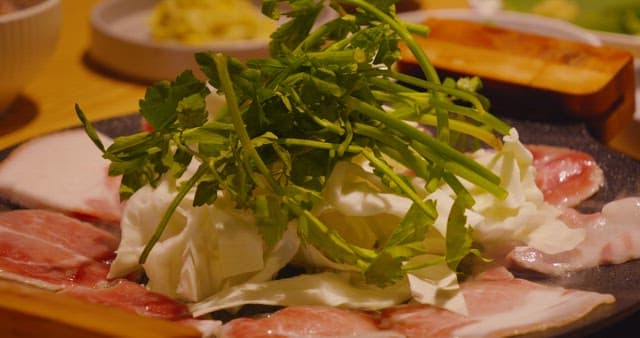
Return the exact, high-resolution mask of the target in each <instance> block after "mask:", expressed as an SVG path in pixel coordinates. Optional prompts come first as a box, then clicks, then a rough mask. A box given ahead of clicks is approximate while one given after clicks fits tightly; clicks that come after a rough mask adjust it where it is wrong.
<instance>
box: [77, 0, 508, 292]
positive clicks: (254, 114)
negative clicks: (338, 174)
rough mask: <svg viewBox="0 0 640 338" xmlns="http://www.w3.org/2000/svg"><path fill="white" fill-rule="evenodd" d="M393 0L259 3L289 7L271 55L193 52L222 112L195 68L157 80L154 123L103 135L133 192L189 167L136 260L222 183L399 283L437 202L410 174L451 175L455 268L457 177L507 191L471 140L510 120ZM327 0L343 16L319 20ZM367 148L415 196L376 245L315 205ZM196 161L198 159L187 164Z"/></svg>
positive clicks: (376, 164)
mask: <svg viewBox="0 0 640 338" xmlns="http://www.w3.org/2000/svg"><path fill="white" fill-rule="evenodd" d="M394 2H395V1H390V0H378V1H363V0H332V1H314V0H288V1H284V0H282V1H281V0H265V1H264V2H263V13H265V14H266V15H268V16H270V17H272V18H274V19H277V18H279V17H280V16H281V15H284V16H287V17H289V21H287V22H286V23H284V24H283V25H281V26H280V28H279V29H278V30H277V31H276V32H275V33H274V34H273V35H272V40H271V43H270V49H271V57H268V58H264V59H258V60H250V61H248V62H246V63H243V62H240V61H239V60H237V59H234V58H232V57H229V56H225V55H222V54H216V53H199V54H197V55H196V60H197V62H198V64H199V66H200V68H201V70H202V72H203V73H204V74H205V76H206V77H207V78H208V79H207V81H208V83H209V84H210V85H211V86H213V87H214V88H215V89H216V91H217V92H218V93H219V94H222V95H224V97H225V99H226V106H225V108H224V109H222V110H221V111H220V112H216V114H215V116H214V117H212V118H208V117H207V116H208V114H209V112H207V111H206V110H205V104H204V102H205V100H204V99H205V97H206V96H207V95H208V94H209V90H208V89H207V86H206V84H205V82H203V81H201V80H199V79H197V78H196V76H194V75H193V74H192V73H191V72H189V71H186V72H184V73H183V74H181V75H180V76H178V77H177V78H176V80H175V81H173V82H168V81H165V82H160V83H157V84H155V85H153V86H152V87H150V88H149V89H148V90H147V93H146V95H145V98H144V99H143V100H142V101H141V102H140V112H141V114H142V116H143V117H144V118H145V119H146V120H147V121H148V122H149V123H150V124H151V125H152V126H153V128H154V130H153V131H150V132H142V133H139V134H135V135H131V136H126V137H120V138H117V139H116V140H115V142H114V143H113V145H111V146H110V147H109V148H108V149H106V150H104V149H103V148H101V149H102V150H103V151H104V157H105V158H107V159H109V160H110V161H111V172H110V173H111V174H113V175H123V180H122V188H121V195H122V197H123V198H127V197H128V196H130V195H131V194H133V193H134V192H135V191H136V190H138V189H140V188H141V187H142V186H144V185H147V184H149V185H151V186H157V185H158V184H159V182H160V180H161V179H162V178H163V176H165V175H173V176H175V177H176V178H180V177H182V176H184V175H188V177H183V179H182V180H181V181H180V182H182V183H181V185H180V192H179V193H178V194H177V196H176V197H175V200H174V202H173V203H172V205H171V207H170V208H169V209H168V210H167V211H166V213H165V215H164V217H163V218H162V221H161V222H160V224H159V225H158V227H157V230H156V233H155V234H154V236H153V237H152V238H151V240H150V241H149V242H148V243H147V246H146V248H145V250H144V252H143V253H142V255H141V257H140V263H144V262H145V260H146V259H147V256H148V254H149V252H150V251H151V250H152V249H153V246H154V244H155V243H156V241H157V240H158V239H159V238H160V236H161V234H162V232H163V230H164V227H165V226H166V224H167V222H168V220H169V218H170V217H171V215H172V213H173V211H174V209H175V207H176V206H177V205H178V204H179V203H180V201H182V199H183V198H184V196H185V195H186V194H187V193H189V192H190V191H195V202H194V204H195V205H204V204H211V203H215V201H216V199H217V196H218V195H219V194H220V193H224V194H227V195H229V196H231V198H232V199H233V201H234V202H235V206H236V207H237V208H240V209H250V210H252V211H253V213H254V215H255V217H256V226H257V227H258V231H259V233H260V234H261V235H262V237H263V239H264V241H265V243H266V244H267V245H268V246H273V245H275V244H276V243H277V242H278V241H279V240H280V238H281V237H282V234H283V233H284V231H285V230H286V229H287V227H288V224H289V223H290V222H291V221H297V222H296V224H297V231H298V236H299V237H300V238H301V240H302V241H303V243H305V244H306V245H312V246H314V247H316V248H317V249H319V250H320V251H321V252H323V253H324V254H325V255H326V256H327V257H328V258H329V259H331V260H333V261H335V262H339V263H346V264H351V265H354V266H356V267H358V268H359V269H360V270H361V271H362V273H363V275H364V276H365V278H366V280H367V281H368V282H370V283H374V284H377V285H381V286H384V285H389V284H392V283H394V282H397V281H398V280H400V279H402V278H403V276H404V274H405V272H406V271H407V269H409V268H408V267H406V266H405V263H406V262H408V261H409V260H410V259H411V258H412V257H415V256H418V255H422V254H424V253H426V252H430V248H426V247H425V245H424V242H425V241H424V239H425V236H427V234H428V233H429V229H430V227H431V226H432V225H433V223H434V222H435V219H436V218H437V216H438V215H437V212H436V208H435V202H433V201H430V200H425V198H424V193H421V192H420V191H419V189H416V187H415V185H414V183H412V182H413V180H412V178H413V175H415V176H416V177H418V178H421V179H422V180H423V181H424V182H425V186H424V189H425V191H427V192H430V191H434V190H435V189H438V188H440V187H441V186H443V185H448V186H450V187H451V190H452V191H453V192H454V193H455V194H456V195H457V198H456V202H455V203H454V207H453V209H452V211H451V215H449V217H448V218H449V222H448V229H447V239H446V252H445V253H444V254H443V256H442V259H441V261H442V262H447V263H448V264H449V266H450V267H451V268H452V269H455V268H456V266H457V265H458V263H459V262H460V260H462V258H464V257H465V256H466V255H468V254H469V253H472V249H471V237H470V232H469V230H468V228H467V227H466V224H465V223H466V218H465V217H464V212H465V210H466V209H467V208H470V207H471V206H472V205H473V198H472V197H471V195H470V194H469V193H468V192H467V191H466V190H465V188H464V185H463V184H462V183H461V181H460V179H464V180H466V181H468V182H471V183H472V184H475V185H477V186H479V187H481V188H483V189H485V190H486V191H488V192H490V193H492V194H494V195H495V196H498V197H500V198H504V197H506V195H507V192H506V191H505V190H503V189H502V188H501V187H500V186H499V178H498V177H497V176H496V175H494V174H493V173H492V172H491V171H490V170H488V169H486V168H485V167H483V166H481V165H480V164H478V163H476V162H474V161H473V160H472V159H470V158H469V157H467V156H466V155H465V154H464V151H466V150H468V149H467V146H468V145H474V144H475V145H477V144H480V143H484V144H486V145H489V146H492V147H496V148H499V147H500V146H501V143H500V135H503V134H506V133H508V131H509V126H508V125H506V124H504V123H503V122H502V121H500V120H498V119H497V118H495V117H493V116H492V115H491V114H489V113H488V112H487V106H486V100H485V99H484V98H483V97H481V96H480V95H478V94H477V93H475V92H474V90H475V89H477V88H478V86H479V83H478V81H477V79H470V80H467V81H458V82H455V81H441V80H440V79H439V78H438V75H437V73H436V71H435V70H434V68H433V66H432V65H431V64H430V63H429V61H428V58H427V57H426V55H425V54H424V52H423V50H422V48H421V47H420V46H419V45H418V44H417V43H416V42H415V41H414V40H413V37H412V34H414V33H419V34H424V33H425V32H426V31H427V30H426V27H420V26H416V25H410V24H405V23H403V22H402V21H400V20H399V19H398V18H397V16H396V14H395V9H394ZM327 4H329V5H330V6H331V7H332V8H333V9H334V10H335V12H336V13H337V14H338V16H337V17H336V18H334V19H332V20H330V21H328V22H326V23H324V24H322V25H319V26H317V27H315V28H314V23H315V21H316V19H317V18H318V16H319V14H320V13H321V11H322V10H323V8H324V7H325V5H327ZM282 5H286V6H282ZM287 6H288V7H287ZM282 8H288V9H285V10H282ZM281 10H282V12H281ZM399 43H404V44H406V45H407V47H408V48H409V49H410V50H411V51H412V52H413V53H414V54H415V56H416V59H417V60H418V62H419V64H420V66H421V67H422V70H423V72H424V75H425V78H423V79H421V78H414V77H411V76H409V75H405V74H400V73H398V72H396V71H395V70H394V68H393V66H394V63H395V61H396V60H397V59H398V58H399V55H400V53H399ZM77 111H78V115H79V116H80V118H81V121H82V122H83V124H84V125H85V127H86V130H87V132H88V134H89V135H90V137H91V138H92V139H93V140H94V142H95V143H96V145H98V147H102V144H101V143H100V141H99V139H98V137H97V135H96V133H95V131H94V130H93V128H92V127H91V125H90V123H89V122H88V121H87V120H86V118H84V115H83V114H82V111H81V110H80V109H79V108H77ZM420 124H422V125H423V126H418V125H420ZM427 128H429V132H427V131H426V130H425V129H427ZM431 133H433V136H432V134H431ZM461 145H462V146H461ZM362 159H364V160H365V161H367V162H368V164H369V165H370V166H371V167H372V168H373V172H374V173H375V174H376V175H378V176H379V177H380V179H381V182H383V184H384V185H386V187H387V188H388V189H389V191H393V192H395V193H397V194H399V195H401V196H404V197H406V198H409V199H410V200H411V201H412V203H413V206H412V207H411V209H410V210H409V212H408V213H407V215H406V216H405V217H404V219H403V220H402V221H401V222H400V224H399V225H398V226H397V228H396V229H395V230H394V231H393V232H392V233H391V235H390V236H389V238H387V239H386V242H384V243H378V245H376V246H374V247H360V246H358V245H356V244H354V243H350V242H349V241H347V240H345V239H344V238H343V237H342V236H341V235H340V233H339V232H337V231H336V230H335V229H333V228H332V226H331V224H324V223H323V222H322V221H321V220H320V219H318V218H317V217H316V216H314V214H313V212H312V210H313V208H314V206H316V205H317V204H318V202H319V201H320V200H321V194H322V192H323V190H324V188H325V184H326V181H327V179H328V178H329V176H330V175H331V173H332V170H333V168H334V166H335V165H336V163H337V162H338V161H356V160H357V161H360V160H362ZM194 164H195V167H196V168H197V169H195V170H194V169H189V167H190V166H194ZM409 172H411V173H412V174H411V175H409V174H408V173H409Z"/></svg>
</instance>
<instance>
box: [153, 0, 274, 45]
mask: <svg viewBox="0 0 640 338" xmlns="http://www.w3.org/2000/svg"><path fill="white" fill-rule="evenodd" d="M275 26H276V23H275V22H274V21H273V20H271V19H269V18H267V17H266V16H264V15H262V13H261V12H260V10H259V8H258V7H257V6H255V5H254V4H252V3H251V1H249V0H234V1H226V0H162V1H160V2H158V4H157V5H156V6H155V7H154V10H153V13H152V16H151V34H152V36H153V39H155V40H157V41H179V42H182V43H186V44H194V45H197V44H203V43H208V42H214V41H228V40H231V41H233V40H248V39H260V38H265V39H266V38H268V37H269V35H270V34H271V33H272V32H273V31H274V30H275Z"/></svg>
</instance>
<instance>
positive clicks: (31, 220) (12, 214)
mask: <svg viewBox="0 0 640 338" xmlns="http://www.w3.org/2000/svg"><path fill="white" fill-rule="evenodd" d="M0 228H7V229H12V230H14V231H16V232H20V233H23V234H27V235H30V236H34V237H37V238H39V239H41V240H44V241H48V242H51V243H53V244H56V245H60V246H63V247H65V248H67V249H69V250H71V251H73V252H75V253H77V254H80V255H83V256H86V257H88V258H91V259H94V260H97V261H105V262H106V261H109V260H112V259H113V258H115V250H116V249H117V248H118V244H119V240H118V238H116V237H115V236H114V235H112V234H110V233H108V232H106V231H104V230H102V229H99V228H96V227H95V226H93V225H91V224H89V223H86V222H81V221H79V220H77V219H75V218H72V217H69V216H66V215H63V214H61V213H58V212H54V211H46V210H38V209H23V210H14V211H6V212H0Z"/></svg>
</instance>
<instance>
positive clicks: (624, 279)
mask: <svg viewBox="0 0 640 338" xmlns="http://www.w3.org/2000/svg"><path fill="white" fill-rule="evenodd" d="M139 122H140V117H139V116H138V115H129V116H125V117H119V118H113V119H109V120H105V121H99V122H96V123H95V126H96V127H97V129H99V130H100V131H102V132H103V133H105V134H107V135H109V136H112V137H115V136H118V135H126V134H131V133H133V132H136V131H138V130H140V129H139V128H140V123H139ZM509 122H510V123H511V124H512V125H513V126H515V127H517V128H518V131H519V133H520V137H521V139H522V141H523V142H524V143H534V144H548V145H558V146H565V147H569V148H573V149H576V150H581V151H585V152H587V153H589V154H591V155H593V156H594V157H595V159H596V160H597V161H598V163H599V164H600V166H601V167H602V169H603V171H604V173H605V179H606V183H605V186H604V187H603V188H602V189H601V190H600V191H599V192H598V193H597V194H596V195H595V196H593V198H591V199H589V200H588V201H586V202H584V203H583V204H582V205H581V206H580V208H579V209H581V210H582V211H584V212H592V211H598V210H600V208H601V207H602V205H603V204H604V203H606V202H608V201H611V200H613V199H616V198H620V197H625V196H631V195H640V162H639V161H635V160H633V159H630V158H628V157H626V156H624V155H621V154H619V153H617V152H614V151H612V150H610V149H609V148H607V147H605V146H603V145H602V144H600V143H599V142H597V141H596V140H595V139H594V138H593V137H591V135H590V134H589V132H588V131H587V129H586V128H585V127H584V125H582V124H580V123H574V122H567V123H564V124H545V123H540V122H531V121H521V120H509ZM10 151H11V149H5V150H2V151H0V161H1V160H3V159H4V158H5V157H6V156H7V155H8V154H9V152H10ZM13 207H15V206H11V205H9V204H7V203H3V202H2V201H0V209H2V208H13ZM519 276H521V277H525V278H528V279H531V280H535V281H537V282H541V283H547V284H553V285H561V286H564V287H570V288H576V289H582V290H590V291H598V292H604V293H610V294H613V295H614V296H615V297H616V299H617V301H616V303H615V304H612V305H608V306H601V307H599V308H598V309H596V311H594V312H593V313H591V314H590V315H589V316H587V317H586V318H583V319H582V320H580V321H579V322H576V323H573V324H572V325H569V326H566V327H563V328H561V329H557V330H548V331H545V332H544V333H542V334H540V335H532V336H531V337H554V336H562V337H592V338H600V337H616V338H624V337H637V336H640V333H639V332H638V330H639V329H640V260H636V261H632V262H628V263H624V264H619V265H611V266H600V267H597V268H593V269H588V270H584V271H580V272H575V273H572V274H570V275H568V276H564V277H562V278H549V277H544V276H538V275H533V274H528V275H527V274H522V273H521V274H519Z"/></svg>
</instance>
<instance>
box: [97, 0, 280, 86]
mask: <svg viewBox="0 0 640 338" xmlns="http://www.w3.org/2000/svg"><path fill="white" fill-rule="evenodd" d="M156 3H157V0H135V1H132V0H104V1H102V2H100V3H98V4H97V5H96V6H95V7H94V9H93V11H92V15H91V33H92V37H91V45H90V47H89V55H90V57H91V59H92V60H93V61H95V62H97V63H98V64H100V65H101V66H104V67H106V68H108V69H110V70H112V71H115V72H116V73H118V74H120V75H125V76H128V77H131V78H134V79H138V80H145V81H156V80H172V79H174V78H175V77H176V75H178V74H180V73H181V72H182V71H183V70H185V69H193V70H194V71H197V70H198V69H197V65H196V62H195V58H194V54H195V53H196V52H203V51H215V52H222V53H225V54H227V55H231V56H235V57H237V58H239V59H242V60H246V59H248V58H253V57H262V56H266V55H268V53H269V50H268V39H254V40H239V41H220V42H213V43H209V44H204V45H186V44H181V43H177V42H173V43H171V42H157V41H154V40H153V39H152V38H151V32H150V31H151V30H150V28H149V23H148V19H149V17H150V15H151V13H152V11H153V8H154V6H155V4H156Z"/></svg>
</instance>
